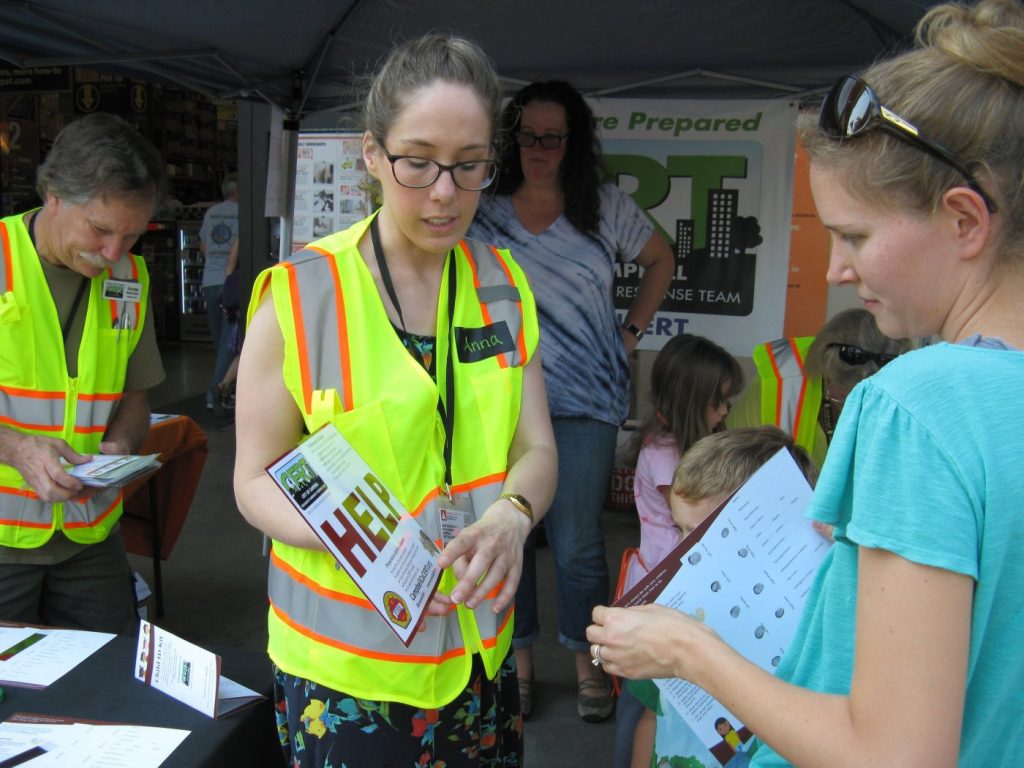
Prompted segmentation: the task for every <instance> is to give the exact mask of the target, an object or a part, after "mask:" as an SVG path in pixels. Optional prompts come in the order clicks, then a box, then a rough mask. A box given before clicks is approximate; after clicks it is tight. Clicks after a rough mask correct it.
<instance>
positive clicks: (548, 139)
mask: <svg viewBox="0 0 1024 768" xmlns="http://www.w3.org/2000/svg"><path fill="white" fill-rule="evenodd" d="M568 136H569V134H568V133H541V134H536V133H530V132H529V131H516V143H517V144H519V146H520V147H522V148H523V149H529V148H530V147H532V146H533V145H534V144H540V146H541V149H558V148H559V147H560V146H562V142H563V141H564V140H565V139H566V138H568Z"/></svg>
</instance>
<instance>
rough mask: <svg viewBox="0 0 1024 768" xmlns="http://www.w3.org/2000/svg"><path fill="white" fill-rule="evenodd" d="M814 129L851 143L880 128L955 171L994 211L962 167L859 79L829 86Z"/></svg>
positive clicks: (992, 203)
mask: <svg viewBox="0 0 1024 768" xmlns="http://www.w3.org/2000/svg"><path fill="white" fill-rule="evenodd" d="M818 127H819V128H821V131H822V133H824V134H825V135H826V136H828V137H829V138H831V139H852V138H855V137H857V136H863V135H864V134H866V133H868V132H869V131H871V130H872V129H874V128H880V129H881V130H883V131H886V132H887V133H889V134H891V135H892V136H895V137H896V138H898V139H900V140H902V141H905V142H906V143H908V144H911V145H912V146H914V147H917V148H918V149H920V150H923V151H924V152H927V153H928V154H930V155H932V156H933V157H936V158H938V159H939V160H941V161H942V162H944V163H946V164H947V165H949V166H950V167H951V168H953V169H955V170H956V171H957V172H958V173H959V174H960V175H961V176H963V177H964V179H965V180H966V181H967V186H968V187H970V188H971V189H973V190H974V191H975V192H977V193H978V194H979V195H981V198H982V200H984V201H985V205H986V206H987V207H988V210H989V212H990V213H995V212H996V210H997V208H996V204H995V201H994V200H992V198H991V197H989V196H988V194H987V193H986V192H985V190H984V189H982V188H981V185H980V184H979V183H978V180H977V179H976V178H974V174H973V173H971V172H970V171H969V170H967V166H966V165H964V164H963V163H962V162H960V161H959V160H957V159H956V157H955V156H954V155H953V153H952V152H950V151H949V150H948V149H946V148H945V147H943V146H942V145H941V144H939V143H938V142H936V141H933V140H932V139H929V138H928V137H926V136H924V135H923V134H922V133H921V131H919V130H918V129H917V127H916V126H915V125H914V124H913V123H911V122H909V121H908V120H904V119H903V118H902V117H900V116H899V115H897V114H896V113H895V112H893V111H892V110H890V109H888V108H887V107H885V106H883V105H882V103H881V102H880V101H879V100H878V96H877V95H876V94H875V92H874V91H873V90H871V86H870V85H868V84H867V83H865V82H864V81H863V80H861V79H860V78H859V77H854V76H853V75H847V76H846V77H842V78H840V79H839V80H838V81H837V82H836V84H835V85H834V86H832V90H831V91H829V92H828V94H827V95H826V96H825V100H824V101H823V102H822V103H821V114H820V115H819V117H818Z"/></svg>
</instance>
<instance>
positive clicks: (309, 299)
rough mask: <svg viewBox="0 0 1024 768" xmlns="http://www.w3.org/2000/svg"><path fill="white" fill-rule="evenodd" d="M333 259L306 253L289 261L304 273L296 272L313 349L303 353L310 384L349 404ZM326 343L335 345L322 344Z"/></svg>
mask: <svg viewBox="0 0 1024 768" xmlns="http://www.w3.org/2000/svg"><path fill="white" fill-rule="evenodd" d="M330 258H332V257H325V256H324V255H323V254H322V253H319V252H317V251H310V250H302V251H299V252H297V253H294V254H292V255H291V256H289V257H288V261H289V262H290V263H292V264H294V265H296V266H298V265H300V264H301V265H303V266H302V269H296V270H294V271H293V274H294V275H295V279H296V280H298V285H299V296H300V297H301V300H300V302H299V306H298V307H293V311H298V312H299V315H300V317H301V318H302V324H303V328H304V331H305V335H306V341H307V344H308V345H309V346H310V347H311V348H307V349H304V350H299V354H300V357H301V356H305V358H306V360H307V361H308V363H309V380H310V381H311V382H314V383H313V388H314V389H336V390H337V392H338V399H339V400H340V401H341V402H343V403H344V402H345V389H344V382H343V379H342V375H341V357H340V354H341V353H340V339H339V338H338V320H339V318H338V303H337V294H336V291H335V279H334V270H332V269H331V264H330ZM324 340H328V341H329V342H330V341H331V340H333V343H322V342H323V341H324Z"/></svg>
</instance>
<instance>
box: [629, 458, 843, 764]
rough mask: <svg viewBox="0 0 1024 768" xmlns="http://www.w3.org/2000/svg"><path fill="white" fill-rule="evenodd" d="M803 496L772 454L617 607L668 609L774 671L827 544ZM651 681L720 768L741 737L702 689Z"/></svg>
mask: <svg viewBox="0 0 1024 768" xmlns="http://www.w3.org/2000/svg"><path fill="white" fill-rule="evenodd" d="M810 499H811V488H810V486H808V484H807V481H806V480H805V479H804V476H803V474H801V472H800V470H799V468H798V467H797V465H796V463H795V462H794V461H793V459H792V457H791V456H790V454H789V452H788V451H787V450H786V449H782V450H780V451H779V453H777V454H776V455H775V456H774V457H772V458H771V459H770V460H769V461H768V462H767V463H766V464H765V465H764V466H763V467H761V469H760V470H758V471H757V472H756V473H755V474H754V475H753V476H752V477H751V478H750V480H748V481H747V483H746V484H745V485H743V487H741V488H740V489H739V490H738V491H737V492H736V493H735V494H733V496H732V497H731V498H730V499H729V500H727V501H726V502H725V503H724V504H723V505H722V506H721V507H719V509H718V510H716V511H715V512H714V513H713V514H712V515H711V516H709V517H708V519H707V520H705V521H704V523H702V524H701V525H700V526H698V528H697V529H696V530H694V531H693V532H692V533H691V534H690V535H688V536H687V537H686V538H685V539H684V540H683V541H682V542H681V543H680V544H679V546H677V547H676V548H675V549H674V550H673V551H672V552H671V553H670V554H669V555H668V557H666V558H665V559H664V560H663V561H662V562H661V563H659V565H658V566H656V567H655V568H653V569H652V571H651V573H650V574H649V575H648V577H647V578H645V579H644V580H642V581H641V582H640V583H639V584H637V585H636V586H635V587H634V588H633V589H632V590H630V591H629V592H627V593H626V594H625V595H623V596H622V598H621V599H620V600H619V602H618V603H617V605H640V604H644V603H650V602H655V603H658V604H659V605H666V606H669V607H672V608H676V609H677V610H680V611H683V612H684V613H687V614H690V615H691V616H693V617H695V618H696V619H697V620H699V621H702V622H704V623H706V624H707V625H708V626H710V627H711V628H713V629H714V630H715V631H716V632H717V633H718V634H719V636H720V637H721V638H722V639H723V640H725V641H726V642H727V643H729V645H731V646H732V647H733V648H735V649H736V650H737V651H738V652H739V653H741V654H742V655H743V656H745V657H746V658H747V659H749V660H750V661H753V662H754V663H755V664H757V665H758V666H760V667H761V668H762V669H765V670H768V671H769V672H772V671H774V670H775V668H776V667H777V666H778V664H779V662H780V661H781V659H782V656H783V654H784V653H785V652H786V649H787V648H788V647H789V643H790V641H791V640H792V638H793V634H794V633H795V631H796V627H797V623H798V622H799V619H800V614H801V613H802V611H803V606H804V603H805V602H806V600H807V594H808V591H809V590H810V587H811V583H812V581H813V579H814V575H815V573H816V572H817V571H818V568H819V566H820V565H821V563H822V560H823V559H824V557H825V554H826V553H827V551H828V549H829V546H830V542H829V541H827V540H826V539H825V538H823V537H822V536H821V535H820V534H818V533H817V532H816V531H815V530H814V529H813V527H812V526H811V523H810V521H809V520H807V519H806V518H805V517H804V516H803V512H804V509H805V508H806V507H807V504H808V502H810ZM655 683H656V684H657V685H658V687H659V688H660V689H661V692H662V696H663V698H665V699H668V701H669V702H671V703H672V705H673V706H674V707H675V708H676V709H677V710H678V711H679V713H680V715H682V717H683V719H684V720H685V721H686V722H687V723H688V724H689V725H690V727H692V728H693V730H694V731H695V732H696V733H697V735H698V736H700V738H701V740H702V741H703V742H704V743H705V744H706V745H707V747H708V749H709V750H710V751H711V753H712V754H713V755H715V757H716V758H718V759H719V760H720V761H721V762H722V764H723V765H724V764H725V763H727V762H728V760H729V759H731V757H732V755H733V754H734V753H735V752H736V751H744V750H745V749H746V748H747V747H748V746H749V740H750V738H751V736H750V732H749V731H748V730H747V729H746V728H744V727H743V724H742V723H741V722H740V721H739V720H738V719H737V718H736V716H735V715H733V714H732V713H731V712H729V711H728V710H727V709H725V707H723V706H722V705H720V704H719V703H718V702H717V701H715V699H714V698H712V697H711V696H710V695H708V694H707V693H706V692H705V691H703V690H702V689H701V688H699V687H698V686H696V685H694V684H692V683H688V682H686V681H683V680H678V679H665V680H655ZM721 718H725V720H726V721H728V723H727V724H723V723H722V720H721ZM716 723H717V727H716Z"/></svg>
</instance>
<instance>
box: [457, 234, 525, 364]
mask: <svg viewBox="0 0 1024 768" xmlns="http://www.w3.org/2000/svg"><path fill="white" fill-rule="evenodd" d="M461 245H462V246H464V252H467V251H468V253H467V255H468V256H469V258H471V259H472V261H473V264H474V265H475V267H476V276H477V279H478V280H479V283H480V284H479V285H478V286H477V300H478V301H479V302H480V304H481V305H482V308H484V309H485V310H486V314H488V315H490V318H491V322H493V323H499V322H504V323H505V324H506V325H507V326H508V329H509V332H510V333H511V334H512V342H513V343H514V344H515V347H516V348H515V351H514V352H513V353H512V355H511V359H510V360H509V363H510V364H511V365H513V366H517V365H522V364H523V350H522V349H521V348H520V346H519V334H520V331H521V330H522V327H523V308H522V306H521V305H520V301H521V297H520V295H519V289H518V288H517V287H516V286H515V285H513V284H512V283H510V282H509V275H508V273H507V272H506V271H505V267H504V266H503V265H502V263H501V261H500V260H499V258H498V255H497V254H496V253H495V251H494V248H493V247H492V246H490V245H487V244H486V243H481V242H480V241H478V240H463V241H462V243H461Z"/></svg>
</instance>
